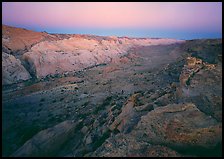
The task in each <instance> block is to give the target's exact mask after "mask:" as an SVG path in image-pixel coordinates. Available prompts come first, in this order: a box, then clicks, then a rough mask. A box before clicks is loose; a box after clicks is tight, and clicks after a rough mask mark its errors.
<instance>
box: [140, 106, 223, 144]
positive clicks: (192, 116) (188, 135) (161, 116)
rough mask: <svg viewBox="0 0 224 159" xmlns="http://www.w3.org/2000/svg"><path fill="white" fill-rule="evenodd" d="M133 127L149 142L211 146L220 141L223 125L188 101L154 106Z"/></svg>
mask: <svg viewBox="0 0 224 159" xmlns="http://www.w3.org/2000/svg"><path fill="white" fill-rule="evenodd" d="M195 121H197V122H195ZM136 129H137V131H139V132H141V133H142V135H144V134H145V135H146V136H147V137H145V139H146V140H148V141H150V142H151V143H154V144H166V145H172V147H179V148H181V147H182V148H186V147H188V146H189V147H190V146H195V147H197V146H198V147H203V148H211V147H213V148H214V147H215V146H216V145H217V144H218V143H219V142H220V141H221V140H222V137H221V132H222V131H221V130H222V125H221V124H218V122H217V121H216V120H215V119H214V118H211V117H209V116H206V115H205V114H204V113H202V112H201V111H200V110H199V109H198V108H197V107H196V106H195V105H194V104H191V103H187V104H176V105H168V106H165V107H161V108H156V109H154V110H153V111H151V112H149V113H148V114H147V115H146V116H143V117H142V119H141V121H140V122H139V124H138V126H137V127H136Z"/></svg>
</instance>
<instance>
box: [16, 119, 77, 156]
mask: <svg viewBox="0 0 224 159" xmlns="http://www.w3.org/2000/svg"><path fill="white" fill-rule="evenodd" d="M77 124H78V123H74V122H73V121H69V120H68V121H64V122H62V123H59V124H58V125H55V126H54V127H52V128H48V129H45V130H42V131H40V132H39V133H37V134H36V135H35V136H33V137H32V138H31V139H30V140H28V141H27V142H26V143H25V144H24V145H23V146H22V147H21V148H19V149H18V150H17V151H16V152H15V153H13V154H12V156H14V157H38V156H39V157H44V156H55V153H57V151H58V150H59V149H60V147H61V146H62V145H63V144H64V143H65V142H66V141H68V140H69V139H70V138H71V137H72V135H74V132H75V129H76V126H77Z"/></svg>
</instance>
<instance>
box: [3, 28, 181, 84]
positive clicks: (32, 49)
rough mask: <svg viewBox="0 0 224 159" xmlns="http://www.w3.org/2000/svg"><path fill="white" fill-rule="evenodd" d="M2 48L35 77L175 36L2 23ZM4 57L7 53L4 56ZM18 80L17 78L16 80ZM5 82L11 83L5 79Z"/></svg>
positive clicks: (84, 65)
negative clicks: (50, 30) (71, 31)
mask: <svg viewBox="0 0 224 159" xmlns="http://www.w3.org/2000/svg"><path fill="white" fill-rule="evenodd" d="M2 30H3V34H2V41H3V43H2V48H3V51H5V52H7V53H8V54H12V55H14V56H15V57H16V58H18V60H21V63H22V65H23V66H24V67H25V68H26V69H27V71H29V73H30V74H31V75H32V76H33V77H35V78H38V79H40V78H45V77H46V76H55V75H62V74H65V73H69V72H75V71H80V70H83V69H86V68H89V67H93V66H97V65H100V64H103V63H108V62H111V60H112V59H114V58H115V57H120V56H122V55H125V54H126V53H127V51H128V50H129V49H130V48H132V47H134V46H147V45H159V44H162V45H167V44H172V43H178V42H183V41H180V40H175V39H145V38H140V39H136V38H127V37H123V38H118V37H98V36H90V35H89V36H88V35H64V36H63V35H61V34H47V33H46V32H43V33H38V32H33V31H29V30H25V29H19V28H13V27H9V26H5V25H3V28H2ZM3 58H4V57H3ZM16 82H18V81H17V80H16V79H15V81H14V83H16ZM3 84H8V83H4V82H3Z"/></svg>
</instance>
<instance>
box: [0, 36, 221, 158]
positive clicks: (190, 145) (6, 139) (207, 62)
mask: <svg viewBox="0 0 224 159" xmlns="http://www.w3.org/2000/svg"><path fill="white" fill-rule="evenodd" d="M53 36H54V37H56V38H58V39H57V40H52V41H50V42H49V41H42V42H40V43H38V44H36V45H34V46H32V47H31V51H29V52H27V54H33V53H34V52H36V53H37V54H38V52H39V54H41V53H42V54H43V55H45V57H48V55H47V54H48V53H49V55H50V54H51V53H50V52H51V51H52V52H55V53H57V51H60V50H64V51H65V50H66V49H67V50H66V51H65V52H68V53H69V52H70V51H71V50H72V49H74V48H75V47H80V48H79V49H78V50H79V51H80V50H85V51H86V52H88V49H87V48H95V46H94V45H95V44H98V45H99V46H97V49H98V50H101V49H102V47H103V46H107V47H108V50H110V51H111V52H113V53H114V54H116V53H115V52H116V49H115V46H116V47H117V48H118V50H120V51H121V50H122V49H124V48H128V49H127V50H128V51H127V52H126V53H125V54H122V55H119V56H116V57H114V58H112V59H111V60H108V61H110V62H109V63H107V64H103V65H97V66H96V67H89V68H86V69H82V70H80V71H76V72H72V73H68V74H65V75H64V76H47V77H46V78H44V79H43V80H40V81H31V82H27V81H26V82H21V83H17V84H14V87H12V88H11V87H9V88H6V89H4V90H3V92H2V97H3V100H2V104H3V107H2V116H3V117H2V139H3V141H2V144H3V146H2V147H3V149H2V150H3V156H20V157H21V156H22V157H24V156H42V157H43V156H54V157H55V156H66V157H78V156H79V157H83V156H85V157H88V156H97V157H98V156H108V157H112V156H124V157H146V156H147V157H198V156H206V157H214V156H219V157H220V156H222V59H221V57H222V41H221V40H220V39H214V40H192V41H186V42H184V43H172V44H168V45H153V46H148V44H147V43H148V42H149V41H148V40H147V39H141V40H142V41H141V43H142V44H147V46H146V45H144V46H140V44H137V42H136V45H135V46H134V47H130V46H133V45H134V43H135V42H133V41H136V40H135V39H129V38H127V37H126V38H116V37H98V36H88V35H74V36H71V35H68V36H66V35H59V34H57V35H53ZM65 38H66V39H65ZM78 38H79V40H78ZM87 39H88V40H87ZM116 40H118V41H117V42H116ZM122 40H123V41H128V42H127V43H131V45H129V44H127V45H124V46H125V47H121V46H120V43H119V41H122ZM151 40H152V39H151ZM154 40H159V39H154ZM160 40H162V39H160ZM65 41H66V42H65ZM88 41H90V43H88ZM100 41H101V42H102V41H104V42H105V43H106V44H105V45H101V44H100ZM144 41H145V42H144ZM59 42H60V43H59ZM78 42H80V44H81V45H80V46H79V45H78V44H79V43H78ZM104 42H103V43H104ZM138 42H139V41H138ZM155 42H156V41H154V42H152V43H155ZM157 42H158V43H160V42H161V41H157ZM124 43H126V42H124ZM152 43H151V44H152ZM162 43H163V44H164V42H162ZM62 44H63V45H62ZM92 44H93V45H92ZM37 46H39V47H37ZM63 46H66V47H65V48H63ZM122 46H123V45H122ZM45 47H46V48H49V52H48V50H46V49H45ZM129 47H130V48H129ZM50 50H51V51H50ZM64 51H63V52H64ZM90 51H91V50H89V52H90ZM110 51H109V52H110ZM45 52H46V53H45ZM92 52H94V51H92ZM58 53H59V54H58V56H60V52H58ZM25 54H26V53H24V54H23V55H24V56H25ZM39 54H38V55H37V56H38V57H39V56H40V57H41V55H42V54H41V55H39ZM69 54H71V52H70V53H69ZM108 54H110V53H108ZM114 54H113V55H114ZM3 55H4V56H6V55H5V53H4V54H3ZM88 55H89V56H91V54H88ZM7 56H9V55H7ZM77 56H79V55H77ZM111 56H112V55H111ZM81 57H82V56H81V55H80V58H81ZM104 57H105V56H103V57H102V60H103V59H104ZM27 58H28V57H27ZM67 58H69V56H68V57H66V59H67ZM28 59H29V58H28ZM105 59H107V58H105ZM30 60H31V59H30ZM48 60H49V62H50V59H48ZM58 60H59V61H60V60H61V59H58ZM31 61H32V60H31ZM62 61H63V59H62ZM41 62H42V63H41V65H40V66H41V67H40V68H45V67H46V65H45V61H41ZM68 63H69V62H68ZM76 64H77V66H78V64H80V63H78V62H77V63H76ZM52 65H53V64H52ZM60 65H61V64H60ZM10 66H11V65H10ZM34 66H35V65H34ZM38 67H39V66H38ZM61 67H63V68H69V67H70V66H61ZM51 70H53V68H52V69H51ZM40 72H43V74H42V75H44V73H45V74H47V72H44V70H41V69H40ZM52 72H53V71H52ZM46 150H48V151H46Z"/></svg>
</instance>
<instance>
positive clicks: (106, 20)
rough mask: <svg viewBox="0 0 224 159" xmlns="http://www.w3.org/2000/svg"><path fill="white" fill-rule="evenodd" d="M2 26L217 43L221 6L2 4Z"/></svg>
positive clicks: (159, 3) (219, 34)
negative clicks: (214, 39)
mask: <svg viewBox="0 0 224 159" xmlns="http://www.w3.org/2000/svg"><path fill="white" fill-rule="evenodd" d="M2 24H5V25H9V26H14V27H22V28H26V29H30V30H34V31H47V32H48V33H66V34H94V35H103V36H111V35H114V36H130V37H158V38H162V37H163V38H176V39H200V38H222V2H2Z"/></svg>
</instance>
